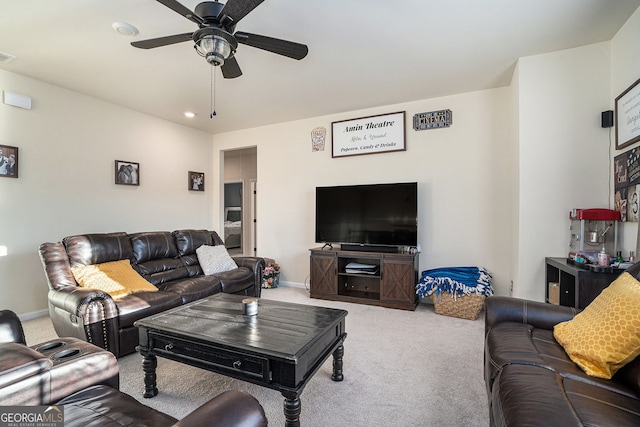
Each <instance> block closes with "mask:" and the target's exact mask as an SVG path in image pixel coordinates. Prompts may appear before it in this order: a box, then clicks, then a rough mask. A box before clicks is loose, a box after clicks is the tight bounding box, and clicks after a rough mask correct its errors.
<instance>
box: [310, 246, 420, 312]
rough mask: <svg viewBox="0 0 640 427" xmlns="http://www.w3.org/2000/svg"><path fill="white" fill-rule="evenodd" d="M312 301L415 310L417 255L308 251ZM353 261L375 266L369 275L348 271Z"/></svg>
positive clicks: (404, 253) (416, 302)
mask: <svg viewBox="0 0 640 427" xmlns="http://www.w3.org/2000/svg"><path fill="white" fill-rule="evenodd" d="M310 251H311V257H310V261H311V278H310V288H311V298H320V299H327V300H333V301H346V302H355V303H360V304H370V305H379V306H382V307H389V308H399V309H403V310H415V309H416V306H417V305H418V302H419V299H418V295H417V294H416V290H415V287H416V284H417V283H418V254H412V253H406V252H401V253H382V252H359V251H344V250H341V249H334V248H324V249H322V248H314V249H311V250H310ZM351 262H356V263H360V264H367V265H375V266H377V267H378V268H377V269H376V271H375V272H374V273H372V274H369V273H354V272H347V271H346V268H345V267H346V265H347V264H349V263H351Z"/></svg>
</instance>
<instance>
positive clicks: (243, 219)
mask: <svg viewBox="0 0 640 427" xmlns="http://www.w3.org/2000/svg"><path fill="white" fill-rule="evenodd" d="M221 154H222V156H223V170H224V177H223V178H224V179H223V182H224V186H223V198H222V199H223V200H224V203H223V206H222V207H221V208H222V212H221V214H222V218H223V220H224V236H221V237H223V239H224V241H225V245H226V246H227V248H228V249H229V253H232V254H234V255H253V254H255V253H256V252H255V251H256V244H255V229H254V226H255V224H256V222H255V199H254V197H255V196H254V192H253V189H254V188H255V183H256V182H257V149H256V147H250V148H242V149H237V150H228V151H223V152H222V153H221Z"/></svg>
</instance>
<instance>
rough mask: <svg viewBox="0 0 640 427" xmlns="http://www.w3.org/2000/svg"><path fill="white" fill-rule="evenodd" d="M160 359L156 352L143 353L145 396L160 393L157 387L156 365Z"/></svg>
mask: <svg viewBox="0 0 640 427" xmlns="http://www.w3.org/2000/svg"><path fill="white" fill-rule="evenodd" d="M157 366H158V359H157V358H156V355H155V354H151V353H146V354H143V355H142V370H143V371H144V395H143V396H144V397H147V398H148V397H153V396H157V395H158V387H156V367H157Z"/></svg>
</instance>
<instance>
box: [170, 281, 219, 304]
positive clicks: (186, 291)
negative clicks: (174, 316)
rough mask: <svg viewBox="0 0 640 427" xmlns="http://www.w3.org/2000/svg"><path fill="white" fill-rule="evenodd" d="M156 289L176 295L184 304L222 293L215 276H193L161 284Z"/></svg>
mask: <svg viewBox="0 0 640 427" xmlns="http://www.w3.org/2000/svg"><path fill="white" fill-rule="evenodd" d="M158 289H160V290H162V291H165V292H172V293H175V294H177V295H178V296H180V298H182V302H183V303H184V304H186V303H188V302H191V301H195V300H198V299H200V298H204V297H208V296H210V295H215V294H217V293H220V292H222V284H221V283H220V280H219V279H218V278H217V277H215V276H193V277H189V278H187V279H180V280H173V281H170V282H164V283H161V284H159V285H158Z"/></svg>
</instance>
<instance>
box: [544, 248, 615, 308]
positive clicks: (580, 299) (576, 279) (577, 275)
mask: <svg viewBox="0 0 640 427" xmlns="http://www.w3.org/2000/svg"><path fill="white" fill-rule="evenodd" d="M545 264H546V275H545V277H546V283H545V301H546V302H550V301H549V283H558V286H559V288H560V289H559V290H560V296H559V303H560V305H564V306H567V307H575V308H585V307H586V306H587V305H589V303H590V302H591V301H593V300H594V299H595V298H596V297H597V296H598V295H599V294H600V292H602V290H603V289H604V288H606V287H607V286H609V285H610V284H611V282H613V281H614V280H615V279H616V278H617V277H618V276H619V275H620V274H621V273H622V272H623V271H624V270H622V269H618V268H614V269H612V271H611V272H594V271H590V270H589V269H587V268H583V267H579V266H577V265H574V264H570V263H569V261H568V260H567V259H566V258H548V257H547V258H545Z"/></svg>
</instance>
